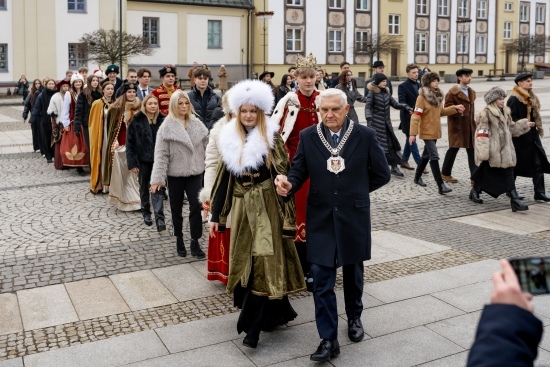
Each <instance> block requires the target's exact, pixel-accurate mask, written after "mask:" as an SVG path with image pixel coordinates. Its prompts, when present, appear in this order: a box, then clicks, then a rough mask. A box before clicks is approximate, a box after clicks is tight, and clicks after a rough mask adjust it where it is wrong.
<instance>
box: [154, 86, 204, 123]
mask: <svg viewBox="0 0 550 367" xmlns="http://www.w3.org/2000/svg"><path fill="white" fill-rule="evenodd" d="M180 98H185V99H186V100H187V102H189V108H188V109H187V113H186V114H185V117H184V120H183V124H184V126H185V127H187V125H188V124H189V120H190V119H191V116H192V115H194V114H195V109H194V108H193V104H192V103H191V100H190V99H189V96H188V95H187V93H185V92H184V91H182V90H181V89H178V90H176V91H175V92H174V93H172V96H171V97H170V104H169V105H168V117H170V118H173V119H174V120H178V121H181V118H180V114H179V112H178V101H179V100H180ZM159 107H160V106H159Z"/></svg>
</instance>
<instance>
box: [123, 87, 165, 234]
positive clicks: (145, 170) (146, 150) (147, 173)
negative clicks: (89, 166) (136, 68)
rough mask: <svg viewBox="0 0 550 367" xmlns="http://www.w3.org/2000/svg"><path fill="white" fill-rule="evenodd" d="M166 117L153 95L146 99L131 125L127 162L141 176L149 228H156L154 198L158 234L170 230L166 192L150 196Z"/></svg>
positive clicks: (144, 209) (144, 207) (143, 212)
mask: <svg viewBox="0 0 550 367" xmlns="http://www.w3.org/2000/svg"><path fill="white" fill-rule="evenodd" d="M164 117H165V116H164V115H163V114H162V113H160V112H159V103H158V100H157V98H156V97H155V96H154V95H153V94H152V93H150V94H148V95H147V96H146V97H145V98H144V99H143V103H142V104H141V111H140V112H138V113H136V115H135V116H134V118H133V119H132V121H131V122H130V125H129V126H128V134H127V136H126V159H127V161H128V169H129V170H131V171H132V172H134V173H137V174H138V178H139V196H140V198H141V213H142V214H143V221H144V222H145V224H146V225H148V226H150V225H152V224H153V220H152V219H151V204H150V202H149V198H150V197H151V199H152V201H153V210H154V212H155V221H156V223H157V230H158V231H159V232H160V231H164V230H165V229H166V224H165V222H164V203H163V199H164V197H163V191H162V190H159V191H157V192H154V193H152V194H151V195H150V193H149V192H150V188H151V185H150V182H151V171H152V170H153V162H154V157H155V142H156V140H157V131H158V129H159V127H160V125H161V124H162V122H163V121H164Z"/></svg>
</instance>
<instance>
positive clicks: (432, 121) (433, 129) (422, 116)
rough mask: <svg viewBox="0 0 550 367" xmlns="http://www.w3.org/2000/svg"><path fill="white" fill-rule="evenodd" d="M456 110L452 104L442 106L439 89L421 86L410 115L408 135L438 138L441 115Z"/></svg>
mask: <svg viewBox="0 0 550 367" xmlns="http://www.w3.org/2000/svg"><path fill="white" fill-rule="evenodd" d="M456 112H457V111H456V108H455V107H454V106H449V107H446V108H443V92H441V89H439V88H438V89H431V88H429V87H422V88H420V90H419V92H418V98H417V99H416V106H415V109H414V113H413V115H412V116H411V131H410V135H411V136H416V135H418V136H419V138H420V139H424V140H437V139H440V138H441V116H451V115H454V114H455V113H456Z"/></svg>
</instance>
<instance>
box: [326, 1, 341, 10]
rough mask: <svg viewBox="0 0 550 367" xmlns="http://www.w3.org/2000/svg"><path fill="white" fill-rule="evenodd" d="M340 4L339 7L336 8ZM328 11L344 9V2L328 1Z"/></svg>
mask: <svg viewBox="0 0 550 367" xmlns="http://www.w3.org/2000/svg"><path fill="white" fill-rule="evenodd" d="M338 4H340V6H338ZM328 8H329V9H344V0H329V1H328Z"/></svg>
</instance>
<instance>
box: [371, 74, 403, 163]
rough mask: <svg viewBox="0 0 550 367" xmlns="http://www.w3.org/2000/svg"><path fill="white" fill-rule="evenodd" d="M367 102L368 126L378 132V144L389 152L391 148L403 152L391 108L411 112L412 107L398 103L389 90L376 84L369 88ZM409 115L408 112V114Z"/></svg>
mask: <svg viewBox="0 0 550 367" xmlns="http://www.w3.org/2000/svg"><path fill="white" fill-rule="evenodd" d="M367 89H368V91H369V92H368V93H367V102H366V103H365V118H366V119H367V125H368V126H369V127H372V128H373V129H374V130H376V137H377V138H378V142H379V143H380V145H381V146H382V148H383V149H384V152H386V153H387V152H388V150H389V147H390V146H391V147H392V148H393V150H394V151H396V152H398V151H400V150H401V145H400V144H399V141H398V140H397V137H396V136H395V132H394V131H393V126H392V124H391V119H390V107H393V108H395V109H400V110H403V109H405V110H411V109H412V107H410V106H408V105H406V104H403V103H399V102H397V101H396V100H395V99H393V97H392V96H391V94H390V93H389V91H388V88H387V87H386V89H381V88H378V86H376V85H375V84H374V83H369V85H368V86H367ZM407 113H408V112H407Z"/></svg>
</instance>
